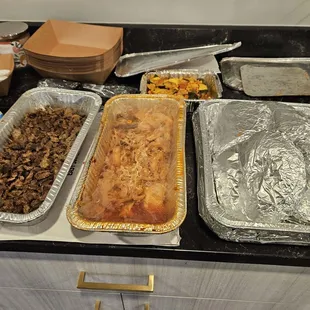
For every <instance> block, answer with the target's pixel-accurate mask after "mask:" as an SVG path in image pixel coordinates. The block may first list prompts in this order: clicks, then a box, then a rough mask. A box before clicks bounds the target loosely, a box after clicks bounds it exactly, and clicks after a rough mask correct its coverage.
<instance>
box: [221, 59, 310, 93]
mask: <svg viewBox="0 0 310 310" xmlns="http://www.w3.org/2000/svg"><path fill="white" fill-rule="evenodd" d="M220 66H221V72H222V78H223V83H224V84H225V85H227V86H228V87H231V88H233V89H236V90H239V91H243V90H244V85H243V82H242V75H241V68H242V67H243V66H253V67H255V68H254V70H257V68H256V67H258V66H259V67H260V68H268V69H269V68H277V70H279V69H282V70H286V73H289V70H290V69H291V70H293V69H300V70H303V72H304V73H305V74H304V75H300V74H299V75H297V77H296V78H295V80H296V79H297V78H299V79H300V78H302V77H304V79H302V82H303V83H306V84H307V85H309V83H310V81H309V75H308V74H309V73H310V58H247V57H229V58H223V59H222V60H221V62H220ZM271 72H273V71H271ZM292 72H294V71H291V73H292ZM266 74H268V73H266ZM272 74H275V73H272ZM290 75H292V74H288V76H290ZM279 76H280V75H279ZM273 80H274V79H273ZM249 83H251V81H248V84H249ZM281 83H282V84H283V81H282V82H281ZM299 84H300V83H299V82H296V81H294V80H293V81H289V80H288V81H287V83H286V85H287V89H286V88H284V89H283V91H281V92H279V91H278V90H274V96H283V95H291V93H292V92H293V95H295V93H296V89H295V88H296V86H298V85H299ZM269 88H270V85H269ZM303 89H305V90H307V88H303ZM261 93H262V96H264V95H265V94H264V93H266V92H261ZM255 95H257V94H255ZM299 95H308V92H306V93H304V92H302V93H300V92H299Z"/></svg>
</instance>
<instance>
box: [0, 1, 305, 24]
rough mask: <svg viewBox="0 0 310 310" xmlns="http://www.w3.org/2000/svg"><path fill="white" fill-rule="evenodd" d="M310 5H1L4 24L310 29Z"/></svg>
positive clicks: (111, 2) (191, 2) (143, 3)
mask: <svg viewBox="0 0 310 310" xmlns="http://www.w3.org/2000/svg"><path fill="white" fill-rule="evenodd" d="M309 14H310V0H191V1H188V0H172V1H167V0H156V1H154V0H0V20H25V21H33V22H36V21H45V20H46V19H51V18H54V19H66V20H74V21H84V22H96V23H122V24H184V25H194V24H201V25H297V24H298V23H301V24H303V25H304V24H309V25H310V22H309V18H307V16H308V15H309Z"/></svg>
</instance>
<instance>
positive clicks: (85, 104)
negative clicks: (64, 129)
mask: <svg viewBox="0 0 310 310" xmlns="http://www.w3.org/2000/svg"><path fill="white" fill-rule="evenodd" d="M46 106H51V107H71V108H73V109H74V110H77V111H80V112H82V113H83V114H86V116H87V117H86V120H85V121H84V124H83V126H82V128H81V130H80V132H79V134H78V136H77V137H76V139H75V141H74V143H73V145H72V147H71V149H70V151H69V153H68V155H67V157H66V159H65V161H64V163H63V165H62V166H61V168H60V170H59V172H58V174H57V176H56V178H55V180H54V183H53V184H52V187H51V188H50V190H49V192H48V193H47V196H46V197H45V200H44V201H43V203H42V204H41V205H40V207H39V208H38V209H36V210H35V211H33V212H30V213H28V214H14V213H6V212H0V221H2V222H11V223H26V222H30V221H34V220H36V219H38V220H39V218H40V219H42V218H43V216H44V215H47V212H48V211H49V209H50V208H51V207H52V205H53V202H54V201H55V199H56V196H57V194H58V192H59V190H60V188H61V186H62V184H63V182H64V180H65V178H66V176H67V174H68V172H69V169H70V167H71V165H72V163H73V161H74V159H75V157H76V155H77V153H78V151H79V149H80V147H81V145H82V143H83V141H84V138H85V137H86V134H87V132H88V130H89V129H90V127H91V124H92V122H93V120H94V118H95V117H96V115H97V113H98V111H99V108H100V106H101V98H100V97H99V96H98V95H96V94H93V93H90V92H85V91H76V90H66V89H59V88H50V87H46V88H45V87H40V88H34V89H32V90H29V91H27V92H26V93H24V94H23V95H22V96H21V97H20V98H19V99H18V100H17V101H16V102H15V104H14V105H13V106H12V107H11V109H10V110H9V111H8V112H7V113H6V114H5V115H4V117H3V118H2V119H1V121H0V150H1V149H2V147H3V145H4V144H5V143H6V141H7V139H8V138H9V136H10V134H11V132H12V130H13V128H14V126H18V124H19V122H20V121H21V120H22V119H23V117H24V116H25V114H26V113H28V112H31V111H34V110H37V109H40V108H44V107H46Z"/></svg>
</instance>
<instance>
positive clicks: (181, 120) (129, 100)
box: [67, 95, 187, 234]
mask: <svg viewBox="0 0 310 310" xmlns="http://www.w3.org/2000/svg"><path fill="white" fill-rule="evenodd" d="M156 105H158V106H162V107H165V109H166V108H167V107H169V108H170V109H171V111H173V113H174V117H173V118H174V123H173V128H174V129H173V132H174V134H173V135H174V139H173V141H175V144H173V145H172V146H171V147H172V158H173V160H172V165H171V167H172V168H171V170H170V172H169V176H168V187H167V195H168V196H169V197H170V198H167V200H169V201H171V202H173V207H174V209H173V210H174V213H173V216H172V217H171V219H170V220H168V222H166V223H163V224H148V223H131V222H108V221H92V220H87V219H85V218H84V217H83V216H82V215H81V214H80V212H79V204H80V202H81V200H82V195H83V192H84V191H90V192H92V191H93V189H94V188H95V187H96V186H97V185H96V184H97V181H98V177H99V175H98V174H99V170H100V169H99V170H98V166H97V165H98V164H99V161H100V160H102V159H103V158H104V157H105V155H104V154H105V152H106V150H105V148H104V145H106V142H107V141H108V140H107V139H109V131H110V127H111V125H110V124H111V123H112V121H111V120H112V119H113V115H114V114H113V113H116V112H119V111H127V109H129V110H130V109H132V108H133V107H152V108H153V107H154V106H156ZM129 110H128V111H129ZM185 124H186V107H185V102H184V100H182V99H180V98H178V99H177V98H176V97H174V96H164V95H158V96H156V95H119V96H115V97H113V98H111V99H109V101H108V102H107V103H106V104H105V107H104V113H103V115H102V119H101V126H100V129H99V132H98V136H97V141H95V143H94V145H93V147H92V149H91V151H90V152H89V155H88V157H87V159H86V161H85V166H84V168H83V170H82V172H81V175H80V177H79V180H78V181H77V184H76V187H75V189H74V192H73V195H72V198H71V200H70V203H69V205H68V207H67V219H68V221H69V222H70V224H71V225H72V226H74V227H75V228H78V229H81V230H89V231H110V232H122V233H152V234H159V233H166V232H169V231H172V230H174V229H176V228H178V227H179V226H180V225H181V224H182V222H183V221H184V219H185V216H186V211H187V207H186V174H185V171H186V169H185V155H184V151H185ZM169 192H171V195H172V196H171V195H170V194H169Z"/></svg>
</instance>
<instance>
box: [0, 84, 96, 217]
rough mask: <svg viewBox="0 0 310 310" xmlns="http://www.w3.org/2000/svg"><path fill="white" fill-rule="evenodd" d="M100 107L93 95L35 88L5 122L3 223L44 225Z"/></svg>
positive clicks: (0, 164) (0, 179)
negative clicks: (39, 223)
mask: <svg viewBox="0 0 310 310" xmlns="http://www.w3.org/2000/svg"><path fill="white" fill-rule="evenodd" d="M100 106H101V98H100V97H99V96H98V95H96V94H93V93H90V92H84V91H75V90H65V89H58V88H50V87H47V88H44V87H40V88H35V89H32V90H29V91H27V92H26V93H24V94H23V95H22V96H21V97H20V98H19V99H18V100H17V101H16V102H15V104H14V105H13V106H12V107H11V109H10V110H9V111H8V112H7V113H6V114H5V115H4V117H3V118H2V119H1V122H0V221H2V222H11V223H28V222H31V223H34V222H37V221H39V220H42V219H43V218H44V216H46V215H47V213H48V211H49V209H50V208H51V207H52V205H53V202H54V200H55V198H56V196H57V194H58V192H59V190H60V188H61V186H62V184H63V182H64V180H65V178H66V176H67V173H68V171H69V169H70V167H71V165H72V163H73V161H74V159H75V157H76V155H77V153H78V151H79V149H80V147H81V145H82V143H83V141H84V138H85V137H86V134H87V132H88V130H89V129H90V127H91V124H92V122H93V120H94V118H95V116H96V115H97V113H98V110H99V108H100Z"/></svg>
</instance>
